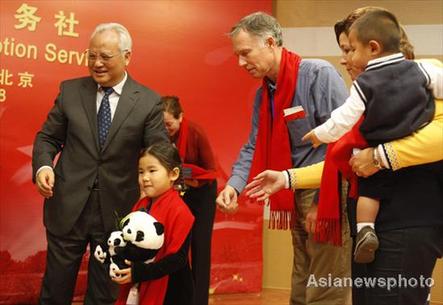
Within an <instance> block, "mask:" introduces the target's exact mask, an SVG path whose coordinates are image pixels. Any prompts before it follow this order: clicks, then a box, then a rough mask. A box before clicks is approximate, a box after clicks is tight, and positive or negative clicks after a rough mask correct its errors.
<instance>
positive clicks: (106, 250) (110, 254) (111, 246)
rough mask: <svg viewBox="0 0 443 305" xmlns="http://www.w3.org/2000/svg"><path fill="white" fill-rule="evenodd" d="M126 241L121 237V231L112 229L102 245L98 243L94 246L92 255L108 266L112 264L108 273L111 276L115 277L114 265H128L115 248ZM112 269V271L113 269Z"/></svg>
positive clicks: (123, 267)
mask: <svg viewBox="0 0 443 305" xmlns="http://www.w3.org/2000/svg"><path fill="white" fill-rule="evenodd" d="M126 245H127V243H126V241H125V240H124V239H123V232H122V231H113V232H111V234H109V237H108V240H107V242H106V244H104V245H98V246H97V247H96V248H95V251H94V256H95V258H96V259H97V260H98V261H99V262H101V263H102V264H106V265H109V266H113V268H110V269H109V275H110V276H111V277H112V278H115V277H117V275H116V274H115V270H116V268H115V266H118V269H125V268H128V267H129V266H128V265H127V264H126V263H125V259H124V258H123V257H121V256H120V255H117V252H116V249H117V248H121V247H122V248H124V247H126ZM113 270H114V271H113Z"/></svg>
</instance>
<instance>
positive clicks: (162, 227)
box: [154, 221, 165, 235]
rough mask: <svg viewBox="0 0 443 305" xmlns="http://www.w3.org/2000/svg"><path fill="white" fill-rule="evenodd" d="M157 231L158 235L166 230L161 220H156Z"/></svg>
mask: <svg viewBox="0 0 443 305" xmlns="http://www.w3.org/2000/svg"><path fill="white" fill-rule="evenodd" d="M154 227H155V232H157V235H162V234H163V233H164V232H165V227H164V226H163V225H162V224H161V223H160V222H158V221H157V222H154Z"/></svg>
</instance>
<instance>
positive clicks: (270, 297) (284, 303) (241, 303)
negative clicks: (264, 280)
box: [209, 289, 289, 305]
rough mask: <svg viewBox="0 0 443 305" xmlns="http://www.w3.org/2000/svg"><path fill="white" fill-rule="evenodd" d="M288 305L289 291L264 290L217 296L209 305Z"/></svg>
mask: <svg viewBox="0 0 443 305" xmlns="http://www.w3.org/2000/svg"><path fill="white" fill-rule="evenodd" d="M270 304H272V305H288V304H289V290H286V289H263V290H262V292H260V293H238V294H216V295H212V296H210V297H209V305H270Z"/></svg>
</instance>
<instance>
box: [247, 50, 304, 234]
mask: <svg viewBox="0 0 443 305" xmlns="http://www.w3.org/2000/svg"><path fill="white" fill-rule="evenodd" d="M300 61H301V57H300V56H298V55H297V54H295V53H291V52H289V51H287V50H286V49H284V48H283V50H282V57H281V63H280V70H279V72H278V77H277V89H276V91H275V94H274V117H272V114H271V111H270V109H269V107H270V101H269V92H268V85H267V83H266V81H265V80H263V85H262V90H263V92H262V98H261V105H260V110H259V121H258V131H257V140H256V144H255V153H254V158H253V160H252V165H251V170H250V173H249V177H250V179H252V178H253V177H255V176H256V175H257V174H259V173H260V172H262V171H263V170H265V169H273V170H284V169H287V168H291V167H292V166H293V165H292V157H291V143H290V138H289V132H288V127H287V125H286V121H285V119H284V113H283V110H284V109H286V108H289V107H291V105H292V100H293V98H294V96H295V90H296V87H297V76H298V68H299V66H300ZM270 204H271V206H270V209H271V213H270V222H269V226H270V228H272V229H289V228H292V227H293V225H294V221H295V202H294V193H293V192H292V191H291V190H282V191H280V192H277V193H276V194H274V195H272V196H271V198H270Z"/></svg>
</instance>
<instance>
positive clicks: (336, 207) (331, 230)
mask: <svg viewBox="0 0 443 305" xmlns="http://www.w3.org/2000/svg"><path fill="white" fill-rule="evenodd" d="M363 119H364V117H363V116H362V117H361V118H360V120H359V121H358V122H357V123H356V124H355V125H354V127H353V128H352V130H351V131H349V132H348V133H347V134H345V135H344V136H343V137H341V138H340V139H339V140H338V141H337V142H335V143H331V144H329V145H328V148H327V150H326V157H325V165H324V168H323V174H322V177H321V185H320V197H319V203H318V214H317V225H316V230H315V236H314V238H315V240H317V241H319V242H330V243H332V244H334V245H337V246H340V245H341V242H342V241H341V218H340V214H341V187H340V186H341V178H340V173H341V175H342V177H343V178H345V179H346V180H348V182H349V183H350V191H349V197H352V198H357V195H358V191H357V188H358V186H357V176H356V175H355V174H354V173H353V172H352V169H351V166H350V165H349V159H350V158H351V156H352V149H353V148H364V147H367V146H368V145H367V143H366V140H365V139H364V138H363V136H362V135H361V133H360V125H361V122H362V121H363Z"/></svg>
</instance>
